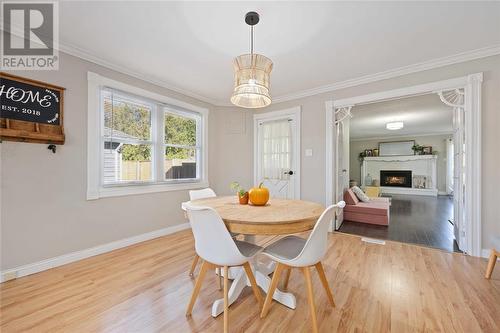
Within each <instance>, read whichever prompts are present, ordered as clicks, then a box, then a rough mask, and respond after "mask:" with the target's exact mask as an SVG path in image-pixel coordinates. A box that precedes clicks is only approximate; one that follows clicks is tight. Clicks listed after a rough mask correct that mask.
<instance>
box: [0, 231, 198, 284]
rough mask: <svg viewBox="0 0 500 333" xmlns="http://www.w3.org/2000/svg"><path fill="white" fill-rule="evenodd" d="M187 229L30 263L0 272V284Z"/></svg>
mask: <svg viewBox="0 0 500 333" xmlns="http://www.w3.org/2000/svg"><path fill="white" fill-rule="evenodd" d="M189 228H190V225H189V223H182V224H178V225H174V226H171V227H167V228H163V229H159V230H155V231H151V232H147V233H145V234H141V235H137V236H132V237H129V238H125V239H121V240H117V241H114V242H111V243H107V244H102V245H98V246H95V247H91V248H89V249H85V250H80V251H76V252H71V253H68V254H63V255H61V256H58V257H54V258H49V259H45V260H42V261H38V262H34V263H31V264H27V265H23V266H19V267H15V268H11V269H7V270H5V271H2V272H1V274H0V283H2V282H5V281H8V280H12V279H16V278H19V277H22V276H26V275H30V274H34V273H38V272H42V271H45V270H47V269H51V268H54V267H59V266H62V265H66V264H69V263H71V262H75V261H78V260H82V259H85V258H89V257H93V256H96V255H98V254H103V253H106V252H110V251H113V250H117V249H121V248H123V247H127V246H130V245H133V244H137V243H140V242H144V241H147V240H150V239H154V238H158V237H161V236H165V235H169V234H173V233H175V232H178V231H181V230H185V229H189Z"/></svg>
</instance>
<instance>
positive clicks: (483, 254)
mask: <svg viewBox="0 0 500 333" xmlns="http://www.w3.org/2000/svg"><path fill="white" fill-rule="evenodd" d="M490 251H491V250H490V249H482V250H481V257H483V258H489V257H490ZM498 260H500V257H498V258H497V261H498Z"/></svg>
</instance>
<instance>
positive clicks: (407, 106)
mask: <svg viewBox="0 0 500 333" xmlns="http://www.w3.org/2000/svg"><path fill="white" fill-rule="evenodd" d="M351 113H352V114H353V117H352V118H351V120H350V128H349V130H350V131H349V135H350V138H351V140H360V139H371V138H377V139H381V138H391V137H392V138H394V137H404V136H418V135H428V134H449V133H451V132H452V129H453V128H452V125H453V123H452V121H453V109H452V108H451V107H449V106H446V105H445V104H444V103H443V102H441V100H440V99H439V96H438V95H437V94H429V95H421V96H415V97H407V98H402V99H397V100H392V101H385V102H379V103H373V104H365V105H355V106H354V107H353V108H352V110H351ZM394 121H402V122H404V128H402V129H400V130H396V131H390V130H388V129H386V128H385V125H386V124H387V123H388V122H394Z"/></svg>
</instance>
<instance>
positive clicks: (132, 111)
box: [104, 99, 196, 161]
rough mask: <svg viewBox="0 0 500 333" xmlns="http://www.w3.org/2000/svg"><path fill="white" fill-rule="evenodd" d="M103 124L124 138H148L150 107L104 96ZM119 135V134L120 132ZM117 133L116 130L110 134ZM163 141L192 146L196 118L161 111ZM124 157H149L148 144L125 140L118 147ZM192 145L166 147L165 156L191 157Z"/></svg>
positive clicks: (192, 155) (174, 157)
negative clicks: (163, 125)
mask: <svg viewBox="0 0 500 333" xmlns="http://www.w3.org/2000/svg"><path fill="white" fill-rule="evenodd" d="M104 109H105V117H104V126H105V127H107V128H110V129H113V130H114V131H119V132H122V133H124V134H125V135H126V136H128V138H134V139H138V140H151V110H150V109H149V108H147V107H145V106H142V105H138V104H132V103H124V102H121V101H115V102H114V103H113V106H112V104H111V100H109V99H108V100H105V103H104ZM122 135H123V134H122ZM112 136H115V137H117V138H118V137H119V134H116V132H115V133H114V134H113V135H112ZM165 143H166V144H176V145H185V146H196V120H194V119H192V118H186V117H182V116H177V115H173V114H169V113H166V114H165ZM121 153H122V158H123V160H124V161H150V160H151V146H149V145H132V144H125V145H123V146H122V147H121ZM194 154H195V150H194V149H186V148H177V147H166V149H165V156H166V159H169V160H171V159H189V158H193V157H194Z"/></svg>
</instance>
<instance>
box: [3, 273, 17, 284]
mask: <svg viewBox="0 0 500 333" xmlns="http://www.w3.org/2000/svg"><path fill="white" fill-rule="evenodd" d="M16 278H17V272H16V271H12V272H6V273H3V281H4V282H5V281H9V280H14V279H16Z"/></svg>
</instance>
